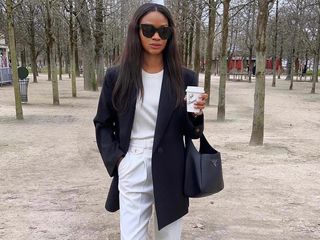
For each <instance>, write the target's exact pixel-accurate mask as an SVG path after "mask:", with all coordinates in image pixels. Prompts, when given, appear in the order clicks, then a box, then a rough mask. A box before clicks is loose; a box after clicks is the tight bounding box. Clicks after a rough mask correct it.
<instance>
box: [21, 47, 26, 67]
mask: <svg viewBox="0 0 320 240" xmlns="http://www.w3.org/2000/svg"><path fill="white" fill-rule="evenodd" d="M20 58H21V66H22V67H26V66H27V58H26V48H25V47H23V49H22V50H21V52H20Z"/></svg>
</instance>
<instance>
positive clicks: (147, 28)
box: [139, 24, 172, 40]
mask: <svg viewBox="0 0 320 240" xmlns="http://www.w3.org/2000/svg"><path fill="white" fill-rule="evenodd" d="M139 27H140V29H141V30H142V34H143V36H145V37H147V38H152V37H153V35H154V34H155V33H156V32H157V33H158V34H159V36H160V38H161V39H162V40H167V39H168V38H170V37H171V34H172V28H171V27H159V28H156V27H154V26H153V25H151V24H140V26H139Z"/></svg>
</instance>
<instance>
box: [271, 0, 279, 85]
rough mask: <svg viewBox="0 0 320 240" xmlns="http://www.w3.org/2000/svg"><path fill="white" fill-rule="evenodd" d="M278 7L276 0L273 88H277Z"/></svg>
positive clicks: (277, 0)
mask: <svg viewBox="0 0 320 240" xmlns="http://www.w3.org/2000/svg"><path fill="white" fill-rule="evenodd" d="M278 6H279V0H276V23H275V32H274V40H273V57H272V59H273V66H272V71H273V76H272V87H275V86H276V78H277V41H278Z"/></svg>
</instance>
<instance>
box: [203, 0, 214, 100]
mask: <svg viewBox="0 0 320 240" xmlns="http://www.w3.org/2000/svg"><path fill="white" fill-rule="evenodd" d="M215 20H216V1H215V0H209V25H208V39H207V49H206V68H205V78H204V90H205V92H206V93H207V94H208V100H207V105H209V104H210V87H211V66H212V50H213V42H214V30H215Z"/></svg>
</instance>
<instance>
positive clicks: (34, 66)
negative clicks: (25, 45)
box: [30, 11, 38, 83]
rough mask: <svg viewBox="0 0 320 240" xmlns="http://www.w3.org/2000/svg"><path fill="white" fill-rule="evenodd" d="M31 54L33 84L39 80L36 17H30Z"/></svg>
mask: <svg viewBox="0 0 320 240" xmlns="http://www.w3.org/2000/svg"><path fill="white" fill-rule="evenodd" d="M31 13H32V14H34V12H33V11H31ZM30 20H31V21H30V38H31V39H30V53H31V69H32V75H33V82H34V83H36V82H38V80H37V75H38V71H37V54H36V40H35V33H36V31H35V26H34V25H35V22H34V16H31V17H30Z"/></svg>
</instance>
